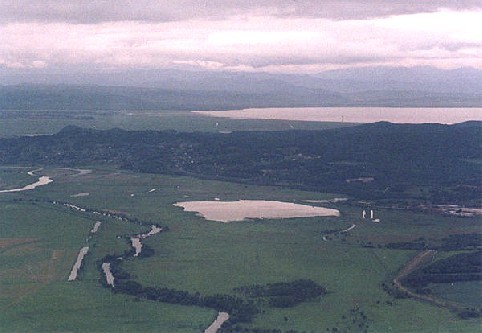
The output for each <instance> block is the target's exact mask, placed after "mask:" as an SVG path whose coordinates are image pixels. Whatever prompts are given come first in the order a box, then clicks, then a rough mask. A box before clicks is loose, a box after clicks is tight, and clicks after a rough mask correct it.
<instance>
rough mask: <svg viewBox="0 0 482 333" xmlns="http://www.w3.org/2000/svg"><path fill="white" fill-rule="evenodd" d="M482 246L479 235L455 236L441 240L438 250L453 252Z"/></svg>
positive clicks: (481, 236) (481, 238)
mask: <svg viewBox="0 0 482 333" xmlns="http://www.w3.org/2000/svg"><path fill="white" fill-rule="evenodd" d="M481 246H482V235H481V234H475V233H473V234H455V235H449V237H447V238H444V239H443V240H442V244H441V245H440V247H439V249H440V250H445V251H454V250H465V249H470V248H478V247H481Z"/></svg>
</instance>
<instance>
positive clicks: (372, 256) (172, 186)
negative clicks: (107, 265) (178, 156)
mask: <svg viewBox="0 0 482 333" xmlns="http://www.w3.org/2000/svg"><path fill="white" fill-rule="evenodd" d="M18 170H19V173H21V172H26V171H27V170H23V171H21V169H18ZM43 172H45V173H46V174H48V175H51V177H53V178H54V182H53V183H51V184H49V185H46V186H43V187H40V188H38V189H36V190H35V191H28V192H22V193H15V194H14V193H9V194H3V195H2V194H0V206H1V210H0V228H1V229H0V230H1V232H0V239H3V240H6V239H13V238H15V239H22V241H23V242H24V243H17V244H10V245H8V246H6V247H3V248H1V249H0V261H1V263H2V268H3V267H6V268H7V269H6V270H3V269H2V273H1V275H0V283H1V284H0V286H1V290H2V293H0V295H1V296H0V306H2V308H3V310H4V311H0V328H2V330H0V331H8V332H15V331H18V332H42V331H45V332H47V331H79V332H80V331H84V332H85V331H99V332H109V331H112V332H119V331H124V332H133V331H140V330H142V331H146V332H200V331H202V329H203V328H205V327H207V326H208V325H209V323H210V321H211V320H212V319H213V318H214V316H215V313H214V311H212V310H207V309H200V308H196V307H184V306H175V305H168V304H163V303H156V302H147V301H138V300H136V299H135V298H132V297H126V296H123V295H117V294H112V293H110V292H109V291H108V290H107V289H104V288H102V287H101V286H100V284H99V281H98V279H99V276H100V275H99V272H98V271H97V268H96V261H97V260H98V259H100V258H102V257H103V256H104V255H106V254H113V253H122V252H123V251H124V250H125V249H127V248H128V247H129V245H128V243H127V242H126V240H125V239H122V238H121V239H119V238H117V237H116V236H117V235H129V234H134V233H137V232H139V230H140V227H139V226H137V225H133V224H129V223H126V222H115V221H113V220H112V219H107V218H106V219H104V220H103V225H102V226H101V228H100V229H99V232H98V234H96V235H95V236H94V237H93V239H92V240H91V241H90V244H91V251H90V252H89V254H88V255H87V257H86V260H85V265H84V268H83V270H82V271H81V273H80V276H79V281H75V282H71V283H69V282H67V281H66V280H67V276H68V273H69V271H70V268H71V266H72V263H73V262H74V260H75V257H76V255H77V252H78V250H79V249H80V248H81V247H82V246H83V245H84V244H85V238H86V235H87V234H88V231H89V230H90V228H91V226H92V224H93V222H94V221H93V220H92V219H91V216H88V214H82V213H77V212H72V211H70V210H67V209H66V208H63V207H58V206H54V205H51V204H50V203H48V202H47V200H60V201H67V202H70V203H72V204H76V205H79V206H86V207H90V208H93V209H103V210H105V209H108V210H112V211H118V212H123V213H126V214H128V215H129V216H131V217H135V218H139V219H140V220H144V221H152V222H155V223H158V224H160V225H163V226H169V229H170V230H169V231H168V232H163V233H160V234H158V235H156V236H153V237H151V238H149V239H147V240H145V244H147V245H149V246H150V247H152V248H153V249H154V250H155V255H154V256H153V257H149V258H143V259H133V260H127V261H126V262H124V264H123V266H122V267H123V268H124V269H126V270H127V271H129V272H130V273H131V274H132V275H134V276H135V279H136V281H138V282H140V283H142V284H143V285H145V286H166V287H170V288H176V289H182V290H188V291H191V292H196V291H198V292H200V293H201V294H203V295H214V294H217V293H226V294H233V295H236V293H235V292H234V291H233V288H235V287H240V286H246V285H250V284H265V283H272V282H285V281H292V280H295V279H300V278H305V279H312V280H314V281H316V282H318V283H319V284H321V285H323V286H325V287H326V288H327V289H328V291H329V293H328V295H327V296H325V297H323V298H322V299H320V300H316V301H312V302H308V303H303V304H301V305H298V306H296V307H294V308H290V309H275V308H269V307H265V308H263V312H262V313H260V314H259V315H258V316H257V317H256V319H255V321H254V322H253V323H252V324H250V325H247V326H248V327H260V328H270V329H273V328H280V329H282V330H285V331H286V330H289V329H296V330H298V331H306V332H323V331H326V329H331V328H334V327H337V328H338V329H340V330H342V331H343V330H346V331H349V332H357V331H358V330H360V328H359V326H358V325H360V323H362V322H363V323H364V324H367V325H368V327H369V328H368V331H369V332H476V331H478V330H479V329H480V321H479V320H465V321H463V320H460V319H458V318H457V317H456V315H455V314H453V313H451V312H449V311H448V310H446V309H443V308H438V307H435V306H432V305H430V304H427V303H421V302H419V301H416V300H411V299H394V298H392V297H391V296H389V295H388V294H386V293H385V292H384V291H383V289H382V288H381V284H382V283H383V282H386V281H387V280H389V279H390V277H392V276H393V275H394V274H395V273H396V272H397V271H398V269H399V268H400V267H401V266H402V265H403V264H404V263H405V262H406V261H407V260H408V259H409V258H410V257H411V256H413V255H414V254H415V252H413V251H402V250H390V249H385V248H379V247H378V245H379V244H380V245H381V244H385V243H388V242H394V241H409V240H413V239H416V238H419V237H424V238H426V239H439V238H441V237H444V236H445V235H447V234H450V233H462V232H479V231H480V220H476V219H460V218H451V217H442V216H436V215H428V214H416V213H413V212H407V211H394V210H381V211H376V212H375V214H376V217H378V218H380V219H381V223H379V224H377V223H372V222H369V221H367V220H363V219H361V209H362V206H354V205H346V204H342V203H338V204H326V205H325V204H323V205H325V206H327V207H334V208H338V209H339V210H340V211H341V217H340V218H333V217H330V218H308V219H286V220H255V221H247V222H234V223H229V224H223V223H219V222H210V221H206V220H204V219H202V218H200V217H197V216H196V215H195V214H194V213H187V212H184V211H183V210H182V209H181V208H179V207H174V206H173V203H175V202H177V201H185V200H213V199H214V198H216V197H218V198H221V200H238V199H266V200H283V201H290V202H297V203H302V202H304V201H305V200H325V199H331V198H334V197H339V196H340V195H339V194H321V193H311V192H304V191H296V190H289V189H282V188H275V187H260V186H251V185H240V184H233V183H226V182H220V181H207V180H199V179H193V178H189V177H170V176H161V175H152V174H135V173H129V172H118V171H116V170H112V169H94V171H93V172H92V173H89V174H85V175H82V176H79V175H77V176H76V175H75V172H71V171H70V172H67V171H66V170H63V171H59V170H49V169H47V170H44V171H43ZM20 178H21V176H20V175H18V179H20ZM23 185H25V184H23ZM23 185H22V186H23ZM152 189H155V191H151V190H152ZM77 193H89V195H88V196H82V197H72V195H75V194H77ZM15 199H22V200H23V201H14V200H15ZM29 200H32V201H29ZM320 205H322V204H320ZM352 224H356V227H355V228H354V229H352V230H351V231H350V232H349V233H347V234H346V236H340V237H332V239H331V240H329V241H324V240H323V238H322V233H323V231H326V230H332V229H345V228H347V227H349V226H351V225H352ZM367 245H372V246H373V247H366V246H367ZM55 251H57V252H55ZM53 258H56V259H53ZM31 272H33V273H31ZM32 274H33V275H32ZM470 290H471V288H467V290H466V292H470ZM353 309H357V310H356V312H353ZM360 313H363V316H365V317H366V318H363V317H362V315H361V314H360Z"/></svg>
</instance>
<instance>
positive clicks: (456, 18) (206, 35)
mask: <svg viewBox="0 0 482 333" xmlns="http://www.w3.org/2000/svg"><path fill="white" fill-rule="evenodd" d="M0 9H1V10H0V40H1V41H2V44H1V46H0V66H3V67H7V68H58V67H64V68H65V67H66V66H67V67H68V66H79V65H81V66H84V67H86V66H87V67H88V66H89V65H91V66H92V67H95V68H105V69H109V68H164V67H166V68H169V67H176V68H178V67H189V68H205V69H216V70H243V71H270V72H317V71H322V70H325V69H332V68H343V67H350V66H366V65H392V66H415V65H430V66H437V67H443V68H456V67H462V66H472V67H476V68H482V58H481V57H482V56H481V55H482V34H480V31H482V6H481V2H480V1H471V0H465V1H396V2H395V1H382V0H371V1H364V2H363V3H362V2H361V1H359V0H357V1H355V0H346V1H328V2H321V1H312V0H311V1H302V0H299V1H295V0H291V1H288V0H278V1H251V0H249V1H248V0H245V1H230V0H228V1H221V0H214V1H204V2H201V1H187V0H183V1H179V0H178V1H169V2H167V1H147V0H137V1H102V0H97V1H86V0H78V1H52V0H44V1H32V0H31V1H27V0H16V1H8V0H0Z"/></svg>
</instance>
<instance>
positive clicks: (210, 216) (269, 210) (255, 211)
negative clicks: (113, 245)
mask: <svg viewBox="0 0 482 333" xmlns="http://www.w3.org/2000/svg"><path fill="white" fill-rule="evenodd" d="M175 206H178V207H182V208H184V210H185V211H188V212H196V213H197V214H198V215H199V216H201V217H203V218H205V219H206V220H211V221H218V222H234V221H243V220H245V219H283V218H293V217H316V216H339V215H340V212H339V211H338V210H337V209H331V208H324V207H318V206H310V205H299V204H294V203H291V202H281V201H264V200H239V201H217V200H215V201H185V202H178V203H176V204H175Z"/></svg>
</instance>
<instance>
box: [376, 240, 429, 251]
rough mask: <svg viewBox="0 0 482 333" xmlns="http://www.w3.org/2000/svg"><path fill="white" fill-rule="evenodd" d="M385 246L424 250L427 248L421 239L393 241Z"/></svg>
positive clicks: (398, 248) (396, 248)
mask: <svg viewBox="0 0 482 333" xmlns="http://www.w3.org/2000/svg"><path fill="white" fill-rule="evenodd" d="M385 247H387V248H389V249H395V250H424V249H426V248H427V244H425V242H423V241H413V242H395V243H388V244H386V245H385Z"/></svg>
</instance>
